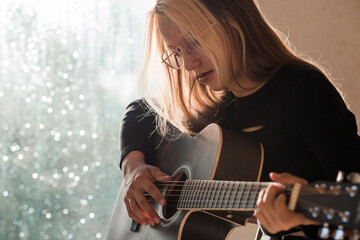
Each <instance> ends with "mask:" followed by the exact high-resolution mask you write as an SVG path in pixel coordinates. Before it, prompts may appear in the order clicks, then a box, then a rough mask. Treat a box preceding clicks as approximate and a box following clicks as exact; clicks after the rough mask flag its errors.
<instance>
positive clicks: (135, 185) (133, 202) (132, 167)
mask: <svg viewBox="0 0 360 240" xmlns="http://www.w3.org/2000/svg"><path fill="white" fill-rule="evenodd" d="M121 169H122V171H123V177H124V179H123V180H124V192H125V196H124V202H125V205H126V209H127V211H128V215H129V217H130V218H132V219H134V220H135V221H136V222H138V223H140V224H144V225H148V224H150V225H151V226H155V223H160V221H161V220H160V217H159V215H158V214H157V213H156V211H155V210H154V208H153V207H152V206H151V205H150V204H149V202H148V200H147V198H146V196H145V193H148V194H149V195H150V196H151V197H152V198H153V199H155V200H156V201H157V202H158V203H159V204H161V205H162V206H164V205H165V204H166V202H165V198H164V196H163V195H162V194H161V192H160V190H159V189H158V188H157V187H156V186H155V185H154V182H166V181H170V180H171V176H169V175H167V174H166V173H164V172H162V171H160V169H159V168H157V167H154V166H151V165H148V164H146V163H145V156H144V154H143V153H142V152H140V151H132V152H130V153H128V154H127V155H126V156H125V158H124V159H123V162H122V168H121Z"/></svg>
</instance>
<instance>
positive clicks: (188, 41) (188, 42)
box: [181, 36, 203, 57]
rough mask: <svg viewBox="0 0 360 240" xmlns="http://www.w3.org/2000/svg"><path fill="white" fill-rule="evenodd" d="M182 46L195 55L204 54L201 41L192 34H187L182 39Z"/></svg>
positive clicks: (188, 52)
mask: <svg viewBox="0 0 360 240" xmlns="http://www.w3.org/2000/svg"><path fill="white" fill-rule="evenodd" d="M181 47H182V48H183V49H184V51H186V53H187V54H189V55H191V56H193V57H199V56H201V55H203V50H202V48H201V46H200V43H199V42H198V41H197V40H196V39H194V38H192V37H190V36H186V37H185V38H184V39H183V40H182V42H181Z"/></svg>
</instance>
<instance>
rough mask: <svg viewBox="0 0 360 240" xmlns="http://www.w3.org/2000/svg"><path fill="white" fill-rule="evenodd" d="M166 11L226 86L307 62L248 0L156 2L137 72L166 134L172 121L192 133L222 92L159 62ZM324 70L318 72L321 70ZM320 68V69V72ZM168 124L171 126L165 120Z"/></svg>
mask: <svg viewBox="0 0 360 240" xmlns="http://www.w3.org/2000/svg"><path fill="white" fill-rule="evenodd" d="M160 15H166V16H167V17H168V18H170V19H171V20H172V21H174V22H175V23H176V24H177V25H178V26H179V27H180V29H181V30H182V31H183V32H184V33H186V34H189V35H191V36H193V37H194V38H195V39H196V40H197V41H198V42H199V43H200V45H201V46H202V48H203V50H204V53H205V54H206V56H207V57H209V58H210V60H211V61H212V63H213V64H214V68H215V73H216V74H217V76H216V78H215V79H218V81H222V83H223V85H225V86H228V85H230V84H234V82H235V83H236V84H237V85H238V86H239V87H241V83H239V82H237V81H236V80H237V79H239V76H245V77H247V78H248V79H250V80H252V81H257V82H260V81H263V80H264V79H267V78H269V77H270V76H271V75H272V74H273V73H274V71H276V70H277V69H279V67H281V66H282V65H284V64H308V65H312V66H315V67H317V68H318V69H319V70H321V69H320V67H318V66H316V64H315V63H312V62H311V60H305V59H303V58H301V57H299V56H297V55H296V53H295V51H294V49H293V48H292V47H291V45H290V43H289V41H288V40H287V38H286V37H285V36H284V34H282V33H281V32H279V31H277V30H276V29H275V28H273V27H272V26H271V25H270V24H269V22H268V21H267V19H266V18H265V17H264V16H263V14H261V12H260V10H259V8H258V7H257V6H256V3H255V2H254V1H253V0H157V2H156V5H155V6H154V9H153V10H152V11H151V12H150V13H149V16H148V26H147V32H146V35H145V36H146V38H145V44H144V46H145V51H144V53H145V56H143V65H142V74H141V76H140V81H141V85H142V86H143V90H144V95H145V98H146V102H147V103H148V104H149V106H150V107H151V108H152V109H154V110H155V111H156V112H157V116H158V117H157V125H158V130H159V131H160V133H162V134H163V135H165V134H166V133H167V132H168V130H169V126H170V125H173V126H175V127H176V128H178V129H180V130H181V131H182V132H186V133H188V134H194V133H196V132H198V131H199V130H201V128H202V127H205V126H206V125H207V124H209V123H210V122H212V121H214V120H215V119H216V117H215V115H216V113H217V111H218V110H219V108H222V107H223V105H224V104H226V103H225V100H224V99H225V96H226V90H222V91H213V90H211V89H210V88H209V87H207V86H206V85H204V84H201V83H199V82H198V81H196V80H195V79H194V76H192V75H191V74H189V73H188V72H187V71H186V70H184V69H180V70H175V69H171V68H169V67H168V66H166V64H161V60H160V59H161V55H162V53H163V52H164V51H165V43H164V41H163V39H162V38H161V35H160V32H159V27H158V16H160ZM321 71H323V70H321ZM323 72H324V71H323ZM169 123H170V124H169Z"/></svg>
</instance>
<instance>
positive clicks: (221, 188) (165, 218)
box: [107, 124, 360, 240]
mask: <svg viewBox="0 0 360 240" xmlns="http://www.w3.org/2000/svg"><path fill="white" fill-rule="evenodd" d="M234 158H236V159H237V161H238V162H237V164H234ZM156 159H157V160H158V164H157V166H158V167H159V168H160V169H161V170H162V171H164V172H166V173H168V174H172V176H173V181H171V182H167V183H157V185H158V187H159V189H160V190H161V191H162V193H163V195H164V196H165V199H166V201H167V205H166V206H161V205H159V204H157V203H156V202H155V201H154V200H153V199H151V198H149V199H148V200H149V201H150V202H151V204H152V205H153V207H154V209H155V210H156V212H157V213H158V214H159V216H160V217H161V218H162V221H161V223H160V224H158V225H156V226H155V227H151V226H144V225H140V224H138V223H136V222H135V221H133V220H131V219H130V218H129V217H128V215H127V211H126V207H125V204H124V201H123V199H124V195H123V191H122V187H121V188H120V190H119V193H118V197H117V199H116V203H115V207H114V209H113V213H112V217H111V220H110V225H109V232H108V236H107V239H108V240H130V239H134V240H135V239H136V240H138V239H139V240H145V239H146V240H172V239H174V240H175V239H178V240H192V239H193V240H198V239H207V240H223V239H227V238H228V237H229V233H230V232H231V230H232V229H233V228H234V227H238V226H246V224H247V223H249V222H254V219H253V218H252V214H253V211H254V210H255V209H256V208H257V207H256V201H257V197H258V194H259V192H260V191H261V189H263V188H265V187H267V186H268V185H269V184H271V183H270V182H258V181H259V178H260V175H261V170H262V165H263V161H264V151H263V147H262V145H261V143H259V142H257V141H255V140H254V139H252V138H251V137H249V136H247V135H246V134H236V133H233V132H231V131H228V130H226V129H222V128H221V127H220V126H219V125H217V124H210V125H208V126H207V127H206V128H205V129H204V130H203V131H201V132H200V133H199V134H198V135H196V136H194V137H189V136H187V135H181V136H179V137H178V138H177V139H176V140H174V141H166V140H164V139H162V140H161V143H160V144H159V147H158V148H157V149H156ZM359 187H360V186H359V184H353V183H331V182H315V183H312V184H309V185H305V186H304V185H303V186H302V185H300V184H295V185H294V186H287V187H284V192H285V194H286V195H288V199H289V208H290V209H292V210H295V211H299V212H301V213H303V214H304V215H305V216H306V217H308V218H310V219H314V220H316V221H319V222H324V223H325V228H323V231H322V232H321V234H322V237H323V238H326V237H328V235H329V234H330V233H331V232H330V230H329V228H328V225H336V226H339V227H338V229H337V230H336V231H334V233H333V235H334V236H335V235H337V236H335V237H336V239H341V236H344V234H345V229H347V228H349V229H355V230H354V232H353V234H352V236H355V237H356V236H357V235H358V230H357V229H359V228H360V201H359V199H360V197H359V193H358V189H359ZM338 237H339V238H338Z"/></svg>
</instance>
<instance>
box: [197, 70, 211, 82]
mask: <svg viewBox="0 0 360 240" xmlns="http://www.w3.org/2000/svg"><path fill="white" fill-rule="evenodd" d="M210 72H212V70H210V71H207V72H203V73H198V74H196V79H198V80H202V78H204V77H206V76H207V75H208V74H209V73H210Z"/></svg>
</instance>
